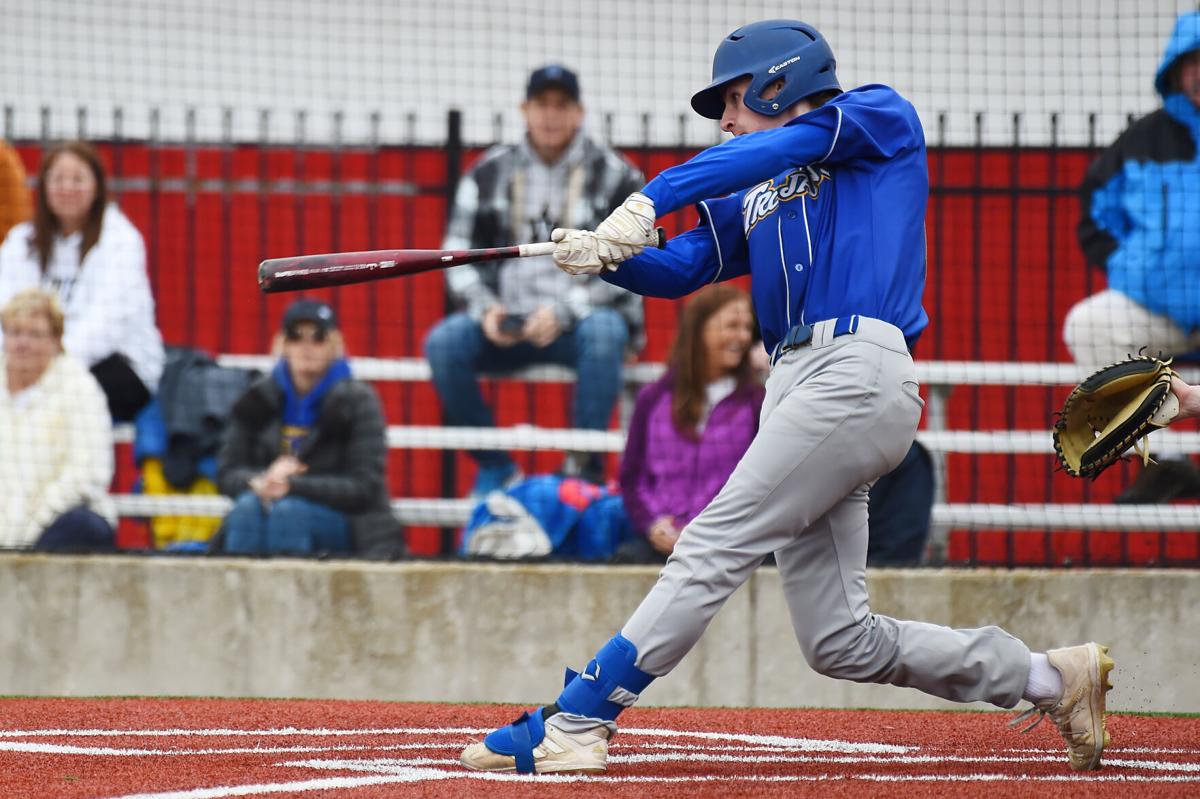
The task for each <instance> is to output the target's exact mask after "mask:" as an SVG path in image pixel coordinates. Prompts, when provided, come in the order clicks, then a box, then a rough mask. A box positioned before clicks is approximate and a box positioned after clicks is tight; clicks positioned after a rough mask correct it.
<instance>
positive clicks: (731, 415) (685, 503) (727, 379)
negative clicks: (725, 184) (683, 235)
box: [618, 284, 764, 560]
mask: <svg viewBox="0 0 1200 799" xmlns="http://www.w3.org/2000/svg"><path fill="white" fill-rule="evenodd" d="M755 346H761V345H759V344H757V342H755V340H754V314H753V311H752V310H751V305H750V296H749V295H748V294H747V293H746V292H744V291H742V290H741V289H738V288H735V287H733V286H730V285H728V284H719V285H712V286H708V287H706V288H704V289H701V290H700V291H699V292H697V293H696V295H695V296H694V297H693V298H692V299H691V300H689V301H688V303H687V305H686V306H685V308H684V310H683V313H682V314H681V315H680V317H679V328H678V331H677V332H676V337H675V343H674V345H673V346H672V348H671V354H670V356H669V358H668V366H669V368H668V370H667V373H666V374H665V375H663V376H662V377H661V378H659V379H658V380H657V381H655V382H654V383H651V384H650V385H648V386H646V387H645V388H643V389H642V390H641V392H640V393H639V394H638V398H637V403H636V405H635V406H634V409H633V417H632V418H631V419H630V423H629V436H628V439H627V441H626V444H625V455H624V458H623V459H622V461H621V474H620V482H621V494H622V496H623V499H624V505H625V512H626V514H627V515H628V517H629V521H630V522H631V523H632V527H633V529H634V530H635V531H636V532H637V533H639V535H638V536H636V537H635V538H634V540H633V541H632V542H630V543H629V544H626V545H625V546H623V547H622V549H621V552H620V553H619V555H618V557H619V559H621V560H653V559H658V560H662V559H664V558H665V557H666V556H667V555H670V554H671V550H672V549H673V548H674V547H675V540H676V539H677V538H678V537H679V533H680V531H681V530H683V528H684V526H685V525H686V524H687V523H688V522H690V521H691V520H692V518H693V517H695V516H696V515H697V514H698V513H700V511H701V510H703V509H704V507H705V506H706V505H707V504H708V503H709V502H710V501H711V500H712V498H713V497H715V496H716V495H717V492H718V491H720V490H721V487H722V486H723V485H725V481H726V480H727V479H729V475H730V473H732V472H733V467H734V466H736V465H737V462H738V461H739V460H741V457H742V455H743V454H745V452H746V449H747V447H749V446H750V442H751V440H753V438H754V435H755V433H757V432H758V415H759V411H760V410H761V408H762V403H763V396H764V390H763V387H762V385H761V384H760V383H759V382H758V380H757V379H756V377H755V374H754V370H753V366H752V363H751V348H752V347H755Z"/></svg>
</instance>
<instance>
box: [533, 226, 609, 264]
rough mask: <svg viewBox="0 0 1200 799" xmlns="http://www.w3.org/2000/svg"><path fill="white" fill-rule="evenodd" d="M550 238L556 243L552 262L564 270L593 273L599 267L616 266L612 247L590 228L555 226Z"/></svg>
mask: <svg viewBox="0 0 1200 799" xmlns="http://www.w3.org/2000/svg"><path fill="white" fill-rule="evenodd" d="M550 240H551V241H553V242H555V243H556V244H558V246H557V247H555V248H554V263H556V264H557V265H558V268H559V269H562V270H563V271H564V272H569V273H571V274H572V275H595V274H598V273H599V272H600V270H601V269H610V270H612V269H616V268H617V263H618V262H616V261H613V255H614V250H613V248H612V247H611V246H609V244H608V243H607V242H605V241H602V240H601V239H600V238H599V237H597V236H596V234H595V233H593V232H592V231H590V230H570V229H565V228H555V229H554V232H553V233H551V234H550ZM618 255H619V254H618Z"/></svg>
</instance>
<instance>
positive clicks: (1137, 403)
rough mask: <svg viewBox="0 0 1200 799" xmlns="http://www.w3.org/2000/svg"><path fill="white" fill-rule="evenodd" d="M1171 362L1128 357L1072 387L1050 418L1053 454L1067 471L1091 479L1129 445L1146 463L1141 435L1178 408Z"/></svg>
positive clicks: (1164, 422)
mask: <svg viewBox="0 0 1200 799" xmlns="http://www.w3.org/2000/svg"><path fill="white" fill-rule="evenodd" d="M1170 364H1171V359H1169V358H1168V359H1167V360H1165V361H1163V360H1160V359H1158V358H1151V357H1148V356H1139V357H1137V358H1130V359H1129V360H1127V361H1122V362H1121V363H1116V364H1113V365H1112V366H1106V367H1104V368H1103V369H1101V370H1100V371H1099V372H1096V373H1095V374H1094V375H1092V376H1091V377H1089V378H1088V379H1087V380H1084V381H1083V382H1082V383H1080V384H1079V385H1078V386H1076V387H1075V388H1074V389H1073V390H1072V391H1071V393H1070V394H1069V395H1068V396H1067V401H1066V402H1065V403H1063V408H1062V412H1061V413H1059V415H1058V419H1057V420H1055V422H1054V453H1055V454H1056V455H1057V456H1058V460H1059V462H1060V463H1062V467H1063V469H1065V470H1066V472H1067V474H1071V475H1074V476H1076V477H1091V478H1093V479H1095V478H1096V476H1097V475H1099V474H1100V473H1101V472H1102V471H1104V470H1105V469H1107V468H1108V467H1109V466H1112V465H1113V464H1114V463H1116V461H1117V460H1118V459H1120V457H1121V456H1122V455H1124V454H1125V452H1126V451H1127V450H1128V449H1129V448H1130V447H1133V448H1134V450H1135V451H1136V452H1137V453H1138V454H1139V455H1141V457H1142V461H1143V462H1144V463H1149V461H1150V453H1149V450H1148V449H1147V448H1146V446H1145V444H1144V443H1143V439H1144V438H1145V437H1146V436H1147V435H1149V434H1150V433H1151V432H1152V431H1154V430H1156V429H1158V428H1160V427H1166V426H1167V425H1168V424H1170V423H1171V420H1172V419H1174V418H1175V416H1176V414H1178V413H1179V400H1178V398H1176V396H1175V394H1174V393H1173V392H1172V391H1171V377H1172V375H1174V374H1175V371H1174V370H1173V369H1171V365H1170Z"/></svg>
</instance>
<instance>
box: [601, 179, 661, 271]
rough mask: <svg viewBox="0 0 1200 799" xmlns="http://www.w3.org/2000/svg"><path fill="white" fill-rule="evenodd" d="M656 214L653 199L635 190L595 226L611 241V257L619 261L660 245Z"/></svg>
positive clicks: (614, 260) (613, 260)
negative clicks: (655, 223) (656, 228)
mask: <svg viewBox="0 0 1200 799" xmlns="http://www.w3.org/2000/svg"><path fill="white" fill-rule="evenodd" d="M656 218H657V215H656V214H655V211H654V201H653V200H651V199H650V198H649V197H647V196H646V195H644V194H642V193H641V192H640V191H635V192H634V193H633V194H631V195H629V196H628V197H626V198H625V202H623V203H621V207H620V208H618V209H617V210H615V211H613V212H612V213H611V214H609V216H608V218H607V219H605V220H604V221H603V222H601V223H600V224H599V225H598V226H597V227H596V237H597V238H598V239H600V240H601V241H602V242H604V243H607V244H608V245H609V253H610V256H609V257H610V259H611V261H612V262H613V263H620V262H621V261H626V260H629V259H630V258H632V257H634V256H635V255H637V254H638V253H640V252H641V251H642V250H644V249H645V248H647V247H655V246H657V245H658V231H656V230H655V228H654V221H655V219H656Z"/></svg>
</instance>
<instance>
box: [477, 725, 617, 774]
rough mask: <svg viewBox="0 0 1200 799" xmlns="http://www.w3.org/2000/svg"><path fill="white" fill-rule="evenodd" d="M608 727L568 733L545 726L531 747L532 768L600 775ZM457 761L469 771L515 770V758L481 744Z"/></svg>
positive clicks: (605, 764)
mask: <svg viewBox="0 0 1200 799" xmlns="http://www.w3.org/2000/svg"><path fill="white" fill-rule="evenodd" d="M608 737H609V733H608V728H607V727H605V726H603V725H600V726H598V727H593V728H592V729H590V730H588V731H587V732H582V733H571V732H564V731H563V730H560V729H558V728H557V727H555V726H554V725H553V724H547V725H546V737H545V738H543V739H542V741H541V742H540V743H539V744H537V745H536V746H534V747H533V768H534V771H535V772H536V773H538V774H562V773H580V774H603V773H604V772H605V770H607V768H608ZM459 762H460V763H462V764H463V765H464V766H466V767H467V768H469V769H471V770H472V771H501V772H504V771H507V772H514V771H516V770H517V764H516V758H515V757H513V756H512V755H502V754H499V753H497V752H493V751H492V750H491V749H488V748H487V745H486V744H485V743H484V742H483V741H479V742H478V743H473V744H471V745H470V746H468V747H467V748H466V749H464V750H463V753H462V756H461V757H459Z"/></svg>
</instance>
